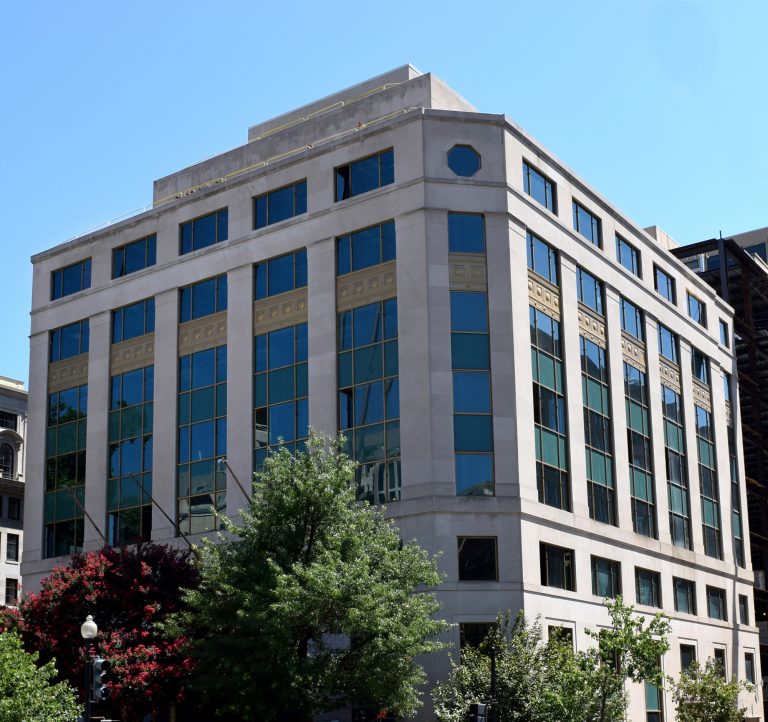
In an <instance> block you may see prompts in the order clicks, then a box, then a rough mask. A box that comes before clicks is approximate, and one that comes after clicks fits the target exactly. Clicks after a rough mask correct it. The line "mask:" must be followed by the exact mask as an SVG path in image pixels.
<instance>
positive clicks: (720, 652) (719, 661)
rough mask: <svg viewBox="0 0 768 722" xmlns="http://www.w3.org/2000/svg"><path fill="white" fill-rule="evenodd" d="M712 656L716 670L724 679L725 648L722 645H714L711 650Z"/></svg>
mask: <svg viewBox="0 0 768 722" xmlns="http://www.w3.org/2000/svg"><path fill="white" fill-rule="evenodd" d="M713 657H714V659H715V664H716V665H717V669H718V671H719V672H720V674H721V675H722V677H723V679H725V676H726V672H725V650H724V649H723V648H722V647H715V648H714V650H713Z"/></svg>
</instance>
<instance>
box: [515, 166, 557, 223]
mask: <svg viewBox="0 0 768 722" xmlns="http://www.w3.org/2000/svg"><path fill="white" fill-rule="evenodd" d="M523 190H524V191H525V192H526V193H527V194H528V195H529V196H531V198H533V199H534V200H535V201H538V202H539V203H541V205H543V206H544V207H545V208H547V209H549V210H550V211H552V213H557V186H556V185H555V184H554V183H553V182H552V181H551V180H549V178H547V177H546V176H545V175H543V174H542V173H539V171H537V170H536V169H535V168H534V167H532V166H531V165H529V164H528V161H525V160H524V161H523Z"/></svg>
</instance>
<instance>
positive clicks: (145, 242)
mask: <svg viewBox="0 0 768 722" xmlns="http://www.w3.org/2000/svg"><path fill="white" fill-rule="evenodd" d="M156 262H157V236H156V235H155V234H154V233H153V234H152V235H151V236H147V237H146V238H140V239H139V240H138V241H133V242H131V243H128V244H126V245H125V246H120V247H119V248H114V249H113V250H112V278H120V277H121V276H127V275H128V274H129V273H135V272H136V271H140V270H141V269H142V268H149V267H150V266H154V265H155V263H156Z"/></svg>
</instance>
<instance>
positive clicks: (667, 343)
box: [658, 324, 678, 364]
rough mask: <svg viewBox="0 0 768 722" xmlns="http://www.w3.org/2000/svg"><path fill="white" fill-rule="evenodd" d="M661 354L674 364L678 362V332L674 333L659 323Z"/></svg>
mask: <svg viewBox="0 0 768 722" xmlns="http://www.w3.org/2000/svg"><path fill="white" fill-rule="evenodd" d="M658 329H659V354H661V356H663V357H664V358H665V359H667V361H670V362H671V363H673V364H677V363H678V353H677V334H674V333H672V331H670V330H669V329H668V328H667V327H666V326H663V325H662V324H659V325H658Z"/></svg>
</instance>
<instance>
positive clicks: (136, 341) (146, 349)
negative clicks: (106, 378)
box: [109, 333, 155, 374]
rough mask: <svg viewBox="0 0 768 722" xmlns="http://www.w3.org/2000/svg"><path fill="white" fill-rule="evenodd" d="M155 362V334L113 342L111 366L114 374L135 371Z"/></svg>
mask: <svg viewBox="0 0 768 722" xmlns="http://www.w3.org/2000/svg"><path fill="white" fill-rule="evenodd" d="M153 363H155V334H154V333H148V334H146V335H145V336H140V337H139V338H132V339H131V340H130V341H122V342H120V343H116V344H113V345H112V347H111V348H110V350H109V368H110V372H111V373H112V374H123V373H125V372H126V371H135V370H136V369H140V368H142V367H144V366H151V365H152V364H153Z"/></svg>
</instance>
